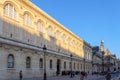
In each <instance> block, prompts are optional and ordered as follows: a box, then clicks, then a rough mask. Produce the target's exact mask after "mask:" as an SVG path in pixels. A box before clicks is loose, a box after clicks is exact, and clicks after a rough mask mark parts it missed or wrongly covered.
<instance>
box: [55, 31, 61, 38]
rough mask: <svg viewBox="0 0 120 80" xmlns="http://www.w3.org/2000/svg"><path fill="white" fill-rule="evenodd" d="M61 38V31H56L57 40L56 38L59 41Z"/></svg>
mask: <svg viewBox="0 0 120 80" xmlns="http://www.w3.org/2000/svg"><path fill="white" fill-rule="evenodd" d="M59 36H60V32H59V31H56V35H55V38H56V39H59Z"/></svg>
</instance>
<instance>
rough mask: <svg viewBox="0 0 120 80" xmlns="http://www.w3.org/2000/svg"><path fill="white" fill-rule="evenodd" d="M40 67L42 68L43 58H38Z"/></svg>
mask: <svg viewBox="0 0 120 80" xmlns="http://www.w3.org/2000/svg"><path fill="white" fill-rule="evenodd" d="M39 65H40V68H43V59H40V64H39Z"/></svg>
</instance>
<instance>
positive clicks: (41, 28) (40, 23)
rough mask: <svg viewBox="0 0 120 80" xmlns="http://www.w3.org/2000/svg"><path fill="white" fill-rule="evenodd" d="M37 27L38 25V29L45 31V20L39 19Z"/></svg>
mask: <svg viewBox="0 0 120 80" xmlns="http://www.w3.org/2000/svg"><path fill="white" fill-rule="evenodd" d="M37 27H38V30H39V31H40V32H44V27H43V22H42V21H38V23H37Z"/></svg>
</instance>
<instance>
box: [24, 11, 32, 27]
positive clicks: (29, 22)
mask: <svg viewBox="0 0 120 80" xmlns="http://www.w3.org/2000/svg"><path fill="white" fill-rule="evenodd" d="M24 24H25V25H28V26H32V17H31V16H30V15H29V14H28V13H25V14H24Z"/></svg>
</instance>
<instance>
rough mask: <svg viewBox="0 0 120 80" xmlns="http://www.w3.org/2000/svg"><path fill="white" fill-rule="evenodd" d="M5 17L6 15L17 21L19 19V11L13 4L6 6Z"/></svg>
mask: <svg viewBox="0 0 120 80" xmlns="http://www.w3.org/2000/svg"><path fill="white" fill-rule="evenodd" d="M4 15H6V16H8V17H10V18H13V19H16V18H17V11H16V9H15V7H14V6H13V5H12V4H10V3H8V4H6V5H5V6H4Z"/></svg>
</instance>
